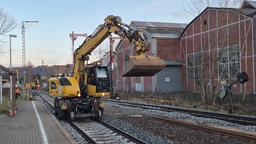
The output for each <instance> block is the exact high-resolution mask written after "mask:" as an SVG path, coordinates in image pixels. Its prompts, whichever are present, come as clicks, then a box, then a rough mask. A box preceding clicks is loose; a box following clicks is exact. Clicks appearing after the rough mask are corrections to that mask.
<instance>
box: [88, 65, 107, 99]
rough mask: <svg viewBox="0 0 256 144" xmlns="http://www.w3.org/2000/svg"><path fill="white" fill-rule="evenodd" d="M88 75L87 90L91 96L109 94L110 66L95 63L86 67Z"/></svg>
mask: <svg viewBox="0 0 256 144" xmlns="http://www.w3.org/2000/svg"><path fill="white" fill-rule="evenodd" d="M86 69H87V72H88V75H87V92H88V95H89V96H95V97H101V96H106V95H109V90H110V84H109V74H108V68H107V67H106V66H98V65H95V66H93V67H89V68H86Z"/></svg>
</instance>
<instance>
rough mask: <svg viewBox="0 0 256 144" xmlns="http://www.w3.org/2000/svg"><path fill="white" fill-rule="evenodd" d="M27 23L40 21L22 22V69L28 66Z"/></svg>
mask: <svg viewBox="0 0 256 144" xmlns="http://www.w3.org/2000/svg"><path fill="white" fill-rule="evenodd" d="M25 23H38V21H22V28H21V34H22V67H25V66H26V47H25Z"/></svg>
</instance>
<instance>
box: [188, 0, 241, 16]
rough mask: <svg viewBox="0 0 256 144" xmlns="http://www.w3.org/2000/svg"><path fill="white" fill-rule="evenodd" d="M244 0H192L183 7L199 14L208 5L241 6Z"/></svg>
mask: <svg viewBox="0 0 256 144" xmlns="http://www.w3.org/2000/svg"><path fill="white" fill-rule="evenodd" d="M242 2H243V0H191V1H190V2H189V3H188V4H187V5H186V6H185V7H183V9H184V10H185V11H186V12H187V13H189V14H191V15H192V16H197V15H198V14H199V13H201V12H202V11H203V10H204V9H205V8H206V7H233V8H234V7H239V6H240V4H241V3H242Z"/></svg>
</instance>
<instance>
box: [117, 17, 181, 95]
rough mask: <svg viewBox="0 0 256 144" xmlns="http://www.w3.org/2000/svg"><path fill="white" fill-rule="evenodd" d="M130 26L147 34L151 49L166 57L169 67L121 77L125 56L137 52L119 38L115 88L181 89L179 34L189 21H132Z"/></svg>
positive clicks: (125, 90)
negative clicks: (146, 75)
mask: <svg viewBox="0 0 256 144" xmlns="http://www.w3.org/2000/svg"><path fill="white" fill-rule="evenodd" d="M131 27H135V28H138V29H141V30H142V31H143V33H144V34H146V35H147V38H148V40H147V41H148V42H149V51H148V52H147V54H149V55H156V56H158V57H161V58H162V59H164V60H165V61H166V64H167V66H166V68H165V69H164V70H162V71H161V72H159V73H158V74H156V75H155V76H153V77H122V74H123V71H124V69H123V65H124V61H125V56H127V55H136V54H135V50H134V47H133V45H132V44H131V43H129V42H127V41H120V42H119V44H118V45H117V47H116V52H117V54H116V60H117V67H118V68H117V79H116V83H117V84H116V85H117V87H116V90H117V91H123V92H146V93H151V92H153V93H154V92H161V93H168V92H175V91H180V90H181V65H182V63H181V58H180V42H179V37H180V34H181V33H182V31H183V29H184V28H185V27H186V24H178V23H159V22H142V21H132V22H131Z"/></svg>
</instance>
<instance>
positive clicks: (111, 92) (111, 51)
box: [109, 35, 122, 98]
mask: <svg viewBox="0 0 256 144" xmlns="http://www.w3.org/2000/svg"><path fill="white" fill-rule="evenodd" d="M116 39H122V38H120V37H112V35H110V36H109V42H110V53H109V58H110V60H109V75H110V78H109V83H110V98H115V94H114V88H113V77H112V76H113V70H114V55H113V44H114V42H115V40H116Z"/></svg>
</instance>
